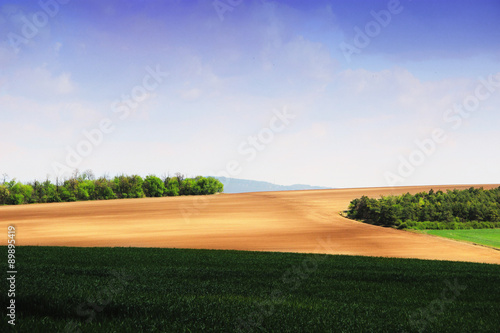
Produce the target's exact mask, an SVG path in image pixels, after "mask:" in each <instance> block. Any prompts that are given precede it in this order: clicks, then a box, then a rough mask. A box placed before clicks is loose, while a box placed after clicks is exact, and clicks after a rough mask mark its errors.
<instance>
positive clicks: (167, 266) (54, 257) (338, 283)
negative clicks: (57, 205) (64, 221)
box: [0, 247, 500, 332]
mask: <svg viewBox="0 0 500 333" xmlns="http://www.w3.org/2000/svg"><path fill="white" fill-rule="evenodd" d="M3 253H7V250H6V247H3ZM6 257H7V255H6ZM6 261H7V260H4V262H6ZM16 261H17V262H16V265H17V267H16V268H17V271H18V273H17V280H16V297H15V299H16V311H17V317H16V326H15V327H14V329H12V327H11V326H10V325H8V324H7V320H8V317H7V316H6V313H5V312H6V311H7V310H6V304H8V302H9V299H8V298H7V292H6V290H8V284H7V281H6V279H3V281H4V282H3V286H4V288H3V290H2V293H1V296H0V299H1V304H3V306H2V309H3V310H2V311H3V316H2V323H1V325H0V331H2V332H8V331H18V332H80V331H81V332H424V331H425V332H494V331H497V330H498V327H500V316H499V315H498V314H499V313H500V303H499V301H498V300H499V299H500V288H499V287H498V286H499V285H500V265H487V264H475V263H459V262H445V261H426V260H415V259H387V258H369V257H356V256H332V255H328V256H327V255H307V254H288V253H258V252H239V251H215V250H176V249H141V248H64V247H18V248H16ZM6 271H7V264H6V263H5V264H4V272H6ZM7 326H9V327H7Z"/></svg>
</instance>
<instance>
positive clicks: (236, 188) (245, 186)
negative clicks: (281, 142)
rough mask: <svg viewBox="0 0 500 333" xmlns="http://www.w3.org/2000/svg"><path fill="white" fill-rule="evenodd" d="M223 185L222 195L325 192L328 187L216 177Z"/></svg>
mask: <svg viewBox="0 0 500 333" xmlns="http://www.w3.org/2000/svg"><path fill="white" fill-rule="evenodd" d="M216 178H217V179H218V180H220V181H221V183H222V184H224V193H245V192H266V191H297V190H325V189H329V188H330V187H321V186H310V185H302V184H295V185H276V184H273V183H268V182H261V181H256V180H247V179H237V178H226V177H216Z"/></svg>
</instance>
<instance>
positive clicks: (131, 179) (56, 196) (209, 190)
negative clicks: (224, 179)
mask: <svg viewBox="0 0 500 333" xmlns="http://www.w3.org/2000/svg"><path fill="white" fill-rule="evenodd" d="M223 190H224V185H223V184H222V183H221V182H220V181H219V180H217V179H215V178H213V177H202V176H198V177H196V178H185V177H184V176H183V175H182V174H179V173H177V174H176V175H175V176H174V177H170V176H165V177H163V178H159V177H156V176H154V175H149V176H147V177H145V178H142V177H141V176H138V175H132V176H127V175H119V176H116V177H114V178H113V179H109V178H108V177H100V178H96V177H95V176H94V174H93V172H92V171H90V170H88V171H86V172H83V173H79V172H75V174H74V175H73V176H72V177H71V178H70V179H65V180H63V181H59V180H58V179H56V183H55V184H53V183H52V182H51V181H50V180H49V179H47V180H45V181H43V182H39V181H37V180H35V181H33V182H31V183H27V184H23V183H21V182H18V181H16V180H15V179H13V180H11V181H9V182H7V181H6V180H5V176H4V180H3V183H2V184H1V185H0V205H21V204H29V203H48V202H70V201H85V200H110V199H121V198H144V197H166V196H179V195H207V194H215V193H219V192H222V191H223Z"/></svg>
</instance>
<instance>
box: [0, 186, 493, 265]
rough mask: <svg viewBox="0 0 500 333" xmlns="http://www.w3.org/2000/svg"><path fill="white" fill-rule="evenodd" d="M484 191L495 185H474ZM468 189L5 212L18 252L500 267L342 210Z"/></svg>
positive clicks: (479, 250)
mask: <svg viewBox="0 0 500 333" xmlns="http://www.w3.org/2000/svg"><path fill="white" fill-rule="evenodd" d="M475 186H476V187H477V186H483V187H484V188H492V187H498V185H475ZM468 187H470V185H467V186H418V187H396V188H364V189H338V190H312V191H287V192H258V193H244V194H220V195H213V196H206V197H167V198H148V199H128V200H110V201H87V202H75V203H56V204H35V205H24V206H4V207H0V225H1V226H2V229H3V230H5V236H4V237H1V240H0V244H2V245H5V244H6V243H7V231H6V230H7V226H8V225H15V226H16V245H53V246H125V247H129V246H133V247H169V248H194V249H235V250H255V251H285V252H305V253H331V254H351V255H365V256H383V257H400V258H421V259H438V260H456V261H474V262H485V263H496V264H500V251H497V250H494V249H490V248H486V247H482V246H476V245H472V244H466V243H460V242H457V241H453V240H447V239H443V238H438V237H433V236H428V235H422V234H415V233H411V232H406V231H400V230H395V229H388V228H382V227H377V226H372V225H368V224H364V223H360V222H355V221H351V220H348V219H346V218H343V217H341V216H340V215H339V211H341V210H345V209H346V208H347V206H348V204H349V202H350V201H351V200H352V199H354V198H357V197H360V196H362V195H368V196H371V197H379V196H380V195H389V194H402V193H406V192H410V193H417V192H420V191H428V190H429V189H430V188H433V189H434V190H438V189H442V190H444V189H448V188H458V189H463V188H468Z"/></svg>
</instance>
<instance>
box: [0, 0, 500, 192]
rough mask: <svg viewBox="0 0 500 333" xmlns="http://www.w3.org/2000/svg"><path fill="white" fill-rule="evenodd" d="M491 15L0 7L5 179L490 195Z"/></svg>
mask: <svg viewBox="0 0 500 333" xmlns="http://www.w3.org/2000/svg"><path fill="white" fill-rule="evenodd" d="M499 17H500V2H499V1H493V0H492V1H484V0H474V1H473V0H470V1H465V0H459V1H454V2H447V1H429V0H422V1H416V0H413V1H411V0H401V1H397V0H391V1H378V0H374V1H361V0H358V1H340V0H338V1H337V0H317V1H299V0H289V1H288V0H281V1H271V0H220V1H219V0H216V1H213V0H198V1H188V0H184V1H180V0H165V1H148V0H137V1H118V0H113V1H107V0H88V1H78V0H41V1H5V0H0V37H1V39H0V175H3V174H6V175H7V176H6V178H7V180H11V179H13V178H16V179H17V180H19V181H23V182H28V181H32V180H35V179H38V180H44V179H46V178H47V177H48V178H50V179H52V180H55V179H56V177H59V178H60V179H62V178H67V177H69V176H70V175H71V174H72V173H73V172H74V170H75V169H78V170H79V171H84V170H87V169H91V170H93V172H94V174H95V175H96V176H103V175H106V176H111V177H112V176H115V175H118V174H129V175H131V174H139V175H142V176H146V175H148V174H155V175H158V176H160V175H163V174H166V175H168V174H170V175H173V174H175V173H177V172H180V173H183V174H185V175H187V176H188V177H194V176H197V175H203V176H209V175H212V176H226V177H233V178H243V179H251V180H260V181H270V182H273V183H276V184H281V185H291V184H309V185H318V186H328V187H339V188H340V187H372V186H401V185H439V184H487V183H488V184H490V183H493V184H498V183H500V172H499V169H498V165H500V154H499V147H500V145H499V143H500V130H499V124H500V112H499V106H500V26H499V25H500V23H499V22H500V20H499Z"/></svg>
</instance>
